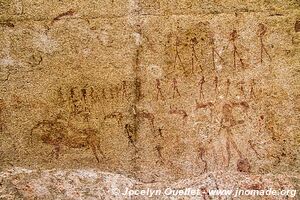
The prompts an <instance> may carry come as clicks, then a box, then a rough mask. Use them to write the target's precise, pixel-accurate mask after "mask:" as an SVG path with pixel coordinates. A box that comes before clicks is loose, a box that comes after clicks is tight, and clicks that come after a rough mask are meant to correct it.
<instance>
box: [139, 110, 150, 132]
mask: <svg viewBox="0 0 300 200" xmlns="http://www.w3.org/2000/svg"><path fill="white" fill-rule="evenodd" d="M136 115H137V117H138V118H143V119H147V120H148V121H149V122H150V124H151V128H152V129H153V130H154V120H155V117H154V115H153V114H152V113H150V112H148V111H146V110H141V111H138V112H137V113H136Z"/></svg>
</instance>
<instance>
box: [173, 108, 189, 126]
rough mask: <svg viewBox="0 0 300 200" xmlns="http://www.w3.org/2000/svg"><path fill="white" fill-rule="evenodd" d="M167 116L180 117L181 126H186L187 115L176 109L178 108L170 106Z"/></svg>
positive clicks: (183, 111)
mask: <svg viewBox="0 0 300 200" xmlns="http://www.w3.org/2000/svg"><path fill="white" fill-rule="evenodd" d="M169 114H174V115H179V116H181V117H182V121H183V124H186V122H187V118H188V114H187V113H186V111H185V110H182V109H178V108H172V106H170V111H169Z"/></svg>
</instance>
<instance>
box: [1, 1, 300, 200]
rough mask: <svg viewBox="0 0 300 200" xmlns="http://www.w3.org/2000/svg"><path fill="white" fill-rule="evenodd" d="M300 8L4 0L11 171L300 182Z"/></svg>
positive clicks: (5, 146) (5, 139) (5, 161)
mask: <svg viewBox="0 0 300 200" xmlns="http://www.w3.org/2000/svg"><path fill="white" fill-rule="evenodd" d="M299 5H300V4H299V1H298V0H285V1H279V0H274V1H270V0H251V1H242V0H224V1H217V0H171V1H169V0H168V1H166V0H161V1H159V0H125V1H124V0H122V1H121V0H103V1H92V0H88V1H83V0H75V1H74V0H73V1H69V0H58V1H45V0H36V1H32V0H0V50H1V51H0V169H1V170H2V171H5V170H11V169H12V168H15V167H21V168H24V169H25V168H26V169H30V170H46V171H47V170H53V169H55V170H59V169H60V170H70V169H78V170H85V169H90V168H92V169H93V170H96V171H98V172H97V173H102V172H103V171H105V172H110V173H114V174H122V175H124V176H128V177H131V178H132V179H134V180H135V181H137V182H139V183H154V182H159V183H160V182H164V181H178V180H182V179H183V180H184V179H190V178H192V177H199V176H203V177H204V176H206V175H208V174H211V173H219V172H220V171H226V172H232V174H233V176H235V177H239V175H238V174H239V173H241V176H251V175H253V174H256V175H257V176H262V177H264V176H266V174H273V175H277V174H282V173H285V172H291V173H293V174H295V176H296V177H299V167H300V163H299V142H300V135H299V64H300V63H299V43H300V33H299V32H300V21H299V20H300V16H299V14H300V12H299ZM283 177H286V175H283ZM223 178H224V180H225V181H226V177H225V175H224V177H223ZM241 181H242V180H241ZM225 185H226V184H225ZM14 187H15V186H14ZM297 187H298V186H297ZM4 191H6V190H4ZM4 194H5V192H4ZM108 196H109V195H108ZM24 198H26V197H24ZM49 198H50V199H51V197H49ZM67 198H69V197H66V199H67ZM74 198H75V197H74Z"/></svg>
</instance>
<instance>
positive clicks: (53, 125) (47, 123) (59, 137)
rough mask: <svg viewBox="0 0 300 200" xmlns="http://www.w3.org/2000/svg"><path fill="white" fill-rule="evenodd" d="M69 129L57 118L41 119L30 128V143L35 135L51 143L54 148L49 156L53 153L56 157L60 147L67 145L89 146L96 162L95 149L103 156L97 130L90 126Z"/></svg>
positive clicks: (97, 157)
mask: <svg viewBox="0 0 300 200" xmlns="http://www.w3.org/2000/svg"><path fill="white" fill-rule="evenodd" d="M70 129H71V130H70V131H69V130H68V128H67V127H66V126H65V125H64V124H63V123H62V122H59V121H58V120H57V119H55V120H43V121H42V122H39V123H37V124H36V125H35V126H34V127H33V128H32V129H31V133H30V139H31V143H33V137H37V138H38V139H39V140H41V141H42V143H44V144H49V145H52V146H53V147H54V149H53V151H52V152H51V153H50V155H51V157H52V156H53V155H55V157H56V158H58V157H59V153H60V150H61V147H62V146H67V147H69V148H86V147H88V148H91V150H92V151H93V154H94V156H95V158H96V160H97V162H98V163H99V162H100V159H99V156H98V153H97V151H98V152H99V153H100V154H101V156H102V157H103V158H105V156H104V154H103V152H102V150H101V148H100V143H99V138H98V137H97V134H98V130H96V129H92V128H86V129H76V128H74V127H72V128H70ZM69 132H71V133H72V134H70V133H69Z"/></svg>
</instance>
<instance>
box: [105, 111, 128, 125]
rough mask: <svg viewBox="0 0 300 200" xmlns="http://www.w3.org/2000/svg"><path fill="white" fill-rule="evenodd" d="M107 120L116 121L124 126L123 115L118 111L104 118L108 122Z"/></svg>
mask: <svg viewBox="0 0 300 200" xmlns="http://www.w3.org/2000/svg"><path fill="white" fill-rule="evenodd" d="M107 119H116V120H117V122H118V125H120V126H122V121H123V114H122V113H120V112H117V111H116V112H112V113H110V114H108V115H105V116H104V120H107Z"/></svg>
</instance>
